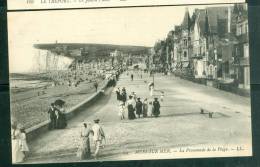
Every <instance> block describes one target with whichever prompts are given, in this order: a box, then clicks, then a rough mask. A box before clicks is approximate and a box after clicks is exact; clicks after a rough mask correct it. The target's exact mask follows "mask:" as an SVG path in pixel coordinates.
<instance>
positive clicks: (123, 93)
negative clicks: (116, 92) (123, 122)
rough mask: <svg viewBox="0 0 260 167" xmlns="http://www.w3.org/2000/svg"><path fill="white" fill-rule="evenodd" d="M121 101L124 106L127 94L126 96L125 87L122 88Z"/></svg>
mask: <svg viewBox="0 0 260 167" xmlns="http://www.w3.org/2000/svg"><path fill="white" fill-rule="evenodd" d="M121 100H122V101H123V103H124V105H125V103H126V100H127V94H126V90H125V87H123V89H122V92H121Z"/></svg>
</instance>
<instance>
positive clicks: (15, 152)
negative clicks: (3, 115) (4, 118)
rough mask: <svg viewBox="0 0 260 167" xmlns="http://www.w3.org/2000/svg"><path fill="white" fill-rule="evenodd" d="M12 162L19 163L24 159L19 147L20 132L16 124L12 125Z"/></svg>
mask: <svg viewBox="0 0 260 167" xmlns="http://www.w3.org/2000/svg"><path fill="white" fill-rule="evenodd" d="M11 135H12V162H13V163H19V162H23V160H24V153H23V152H22V151H21V148H20V138H21V132H20V130H19V129H18V128H17V125H16V124H13V125H12V134H11Z"/></svg>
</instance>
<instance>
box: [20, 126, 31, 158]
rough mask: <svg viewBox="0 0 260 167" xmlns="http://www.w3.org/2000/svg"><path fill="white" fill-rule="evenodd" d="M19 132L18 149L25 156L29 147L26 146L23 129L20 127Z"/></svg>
mask: <svg viewBox="0 0 260 167" xmlns="http://www.w3.org/2000/svg"><path fill="white" fill-rule="evenodd" d="M20 132H21V134H20V141H19V145H20V150H21V151H22V152H23V154H24V158H26V157H27V155H28V152H29V147H28V144H27V141H26V133H25V129H24V128H21V130H20Z"/></svg>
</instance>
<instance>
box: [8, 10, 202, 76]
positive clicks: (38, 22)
mask: <svg viewBox="0 0 260 167" xmlns="http://www.w3.org/2000/svg"><path fill="white" fill-rule="evenodd" d="M204 7H205V6H189V8H188V9H189V12H190V15H191V14H192V11H193V9H194V8H204ZM185 9H186V7H185V6H165V7H137V8H110V9H108V8H106V9H104V8H103V9H81V10H57V11H55V10H53V11H33V12H32V11H26V12H9V13H8V39H9V69H10V72H26V71H29V70H30V68H31V67H32V64H33V58H34V53H35V52H34V49H33V44H35V43H54V42H55V41H56V40H57V41H58V42H59V43H100V44H117V45H141V46H153V45H154V43H155V42H156V41H157V40H160V39H164V38H165V37H166V35H167V33H168V32H169V31H170V30H173V29H174V26H175V25H179V24H180V23H181V22H182V19H183V16H184V13H185Z"/></svg>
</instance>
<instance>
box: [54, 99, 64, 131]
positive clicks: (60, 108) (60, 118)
mask: <svg viewBox="0 0 260 167" xmlns="http://www.w3.org/2000/svg"><path fill="white" fill-rule="evenodd" d="M55 102H56V103H54V104H55V108H56V110H57V112H56V115H57V124H56V128H58V129H64V128H65V127H66V126H67V120H66V111H65V109H64V104H65V102H64V101H63V100H56V101H55Z"/></svg>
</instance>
